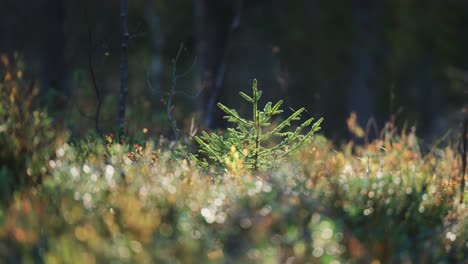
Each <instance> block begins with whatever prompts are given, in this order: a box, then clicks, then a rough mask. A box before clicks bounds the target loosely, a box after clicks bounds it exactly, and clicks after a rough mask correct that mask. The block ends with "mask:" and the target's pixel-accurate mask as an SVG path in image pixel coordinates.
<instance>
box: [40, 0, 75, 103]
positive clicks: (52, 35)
mask: <svg viewBox="0 0 468 264" xmlns="http://www.w3.org/2000/svg"><path fill="white" fill-rule="evenodd" d="M42 14H43V15H42V17H43V19H42V21H43V24H42V32H43V33H42V34H43V35H42V37H43V38H42V47H41V48H42V60H41V64H42V65H41V71H42V74H41V93H42V95H43V96H45V99H46V103H47V104H48V105H49V107H50V109H51V110H52V111H57V110H60V109H62V107H63V106H65V103H66V99H67V97H68V96H69V90H68V87H67V83H66V80H67V71H66V63H65V59H64V56H65V54H64V47H65V36H64V32H63V22H64V10H63V1H62V0H46V1H45V2H44V5H43V12H42Z"/></svg>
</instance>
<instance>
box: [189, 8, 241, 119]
mask: <svg viewBox="0 0 468 264" xmlns="http://www.w3.org/2000/svg"><path fill="white" fill-rule="evenodd" d="M235 4H238V5H240V1H239V0H237V1H229V0H194V7H195V26H196V38H197V53H198V56H197V60H198V81H197V88H198V89H200V90H201V97H202V98H201V104H202V105H201V106H200V109H201V111H202V118H203V125H204V127H205V128H214V127H220V126H222V123H223V120H222V113H221V112H220V111H219V109H217V107H216V103H217V101H219V98H220V97H221V96H222V94H223V89H222V86H223V80H224V73H225V67H226V57H227V50H228V44H229V38H230V34H231V33H232V31H233V30H234V29H235V28H236V27H237V26H238V23H239V21H238V20H239V17H238V14H237V15H236V14H235V9H236V8H235Z"/></svg>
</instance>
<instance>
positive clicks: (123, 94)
mask: <svg viewBox="0 0 468 264" xmlns="http://www.w3.org/2000/svg"><path fill="white" fill-rule="evenodd" d="M127 14H128V3H127V0H120V30H121V36H120V37H121V40H120V41H121V42H120V48H121V51H120V97H119V116H118V127H119V139H120V140H121V139H122V137H123V136H124V135H125V107H126V101H127V93H128V87H127V86H128V73H127V71H128V54H127V53H128V39H129V34H128V26H127Z"/></svg>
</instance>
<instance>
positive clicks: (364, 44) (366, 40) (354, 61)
mask: <svg viewBox="0 0 468 264" xmlns="http://www.w3.org/2000/svg"><path fill="white" fill-rule="evenodd" d="M352 5H353V6H352V18H351V19H352V40H351V71H350V72H351V82H350V86H349V87H348V88H349V89H348V96H347V98H348V108H349V109H348V110H349V112H353V111H354V112H356V113H357V115H358V118H359V121H360V122H359V123H360V125H361V126H363V127H365V125H366V124H367V121H368V120H369V118H371V117H372V115H373V114H374V110H375V107H374V103H375V102H374V100H375V89H376V88H377V87H374V85H375V79H374V76H375V74H376V72H377V70H376V67H377V65H376V50H377V47H378V39H377V38H378V36H377V33H378V30H379V28H378V24H377V22H378V21H377V20H378V10H377V8H378V5H379V3H378V2H377V1H372V0H364V1H359V0H355V1H353V2H352Z"/></svg>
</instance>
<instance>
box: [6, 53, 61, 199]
mask: <svg viewBox="0 0 468 264" xmlns="http://www.w3.org/2000/svg"><path fill="white" fill-rule="evenodd" d="M0 57H1V64H0V78H2V79H1V82H0V105H1V107H0V146H1V147H0V188H1V191H0V193H1V195H0V196H1V199H2V200H4V199H9V197H10V196H11V195H12V193H13V192H14V190H16V189H18V188H20V187H21V186H31V185H37V184H38V183H40V182H41V181H42V178H43V177H44V176H45V175H46V166H45V164H46V161H47V160H48V159H49V158H50V157H52V156H53V155H54V153H53V149H54V148H55V145H56V144H57V143H58V142H63V141H64V140H66V133H62V132H60V133H56V131H55V128H54V127H53V124H52V119H51V118H50V117H49V116H48V115H47V112H46V111H44V110H42V109H40V108H38V107H37V106H36V105H35V99H36V96H37V95H38V93H39V90H38V89H37V88H36V87H34V86H33V85H32V84H31V83H30V82H28V81H26V80H24V77H23V69H22V64H21V61H20V60H19V58H17V57H16V56H15V57H16V60H15V58H13V60H12V59H11V58H9V57H8V56H6V55H1V56H0Z"/></svg>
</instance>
